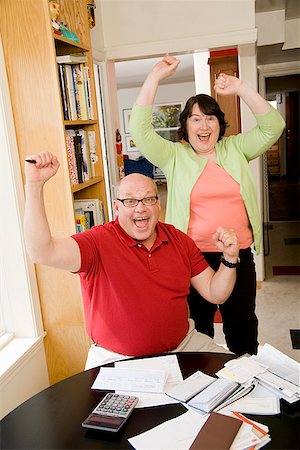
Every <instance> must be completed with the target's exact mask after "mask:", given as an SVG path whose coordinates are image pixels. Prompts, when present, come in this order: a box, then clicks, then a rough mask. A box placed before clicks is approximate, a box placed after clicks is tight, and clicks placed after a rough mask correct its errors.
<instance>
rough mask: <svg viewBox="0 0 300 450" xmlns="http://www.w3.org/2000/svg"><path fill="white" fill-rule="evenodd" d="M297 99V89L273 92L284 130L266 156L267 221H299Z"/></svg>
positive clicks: (299, 178) (299, 164) (299, 176)
mask: <svg viewBox="0 0 300 450" xmlns="http://www.w3.org/2000/svg"><path fill="white" fill-rule="evenodd" d="M284 78H285V77H284ZM270 81H271V80H270ZM285 81H286V80H283V82H285ZM281 83H282V82H281ZM267 86H268V80H267ZM269 96H270V94H268V92H267V98H268V97H269ZM299 97H300V96H299V90H298V91H288V92H277V93H276V98H277V100H279V101H280V102H283V103H284V105H283V108H282V109H283V110H285V120H286V129H285V131H284V133H283V134H282V136H281V138H280V139H279V140H278V142H277V143H276V144H275V145H273V146H272V148H271V149H270V150H269V151H268V155H267V169H268V191H269V192H268V193H269V221H270V222H289V221H298V220H300V151H299V150H300V140H299V107H300V106H299Z"/></svg>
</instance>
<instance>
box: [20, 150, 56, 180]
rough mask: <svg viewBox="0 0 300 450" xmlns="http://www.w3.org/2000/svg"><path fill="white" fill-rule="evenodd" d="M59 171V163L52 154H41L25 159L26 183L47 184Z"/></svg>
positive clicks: (28, 156)
mask: <svg viewBox="0 0 300 450" xmlns="http://www.w3.org/2000/svg"><path fill="white" fill-rule="evenodd" d="M26 160H29V161H35V163H34V162H26ZM58 169H59V162H58V159H57V157H56V156H55V155H53V154H52V153H50V152H41V153H36V154H33V155H27V156H26V158H25V176H26V182H27V183H28V182H42V183H46V181H48V180H49V179H50V178H51V177H53V176H54V175H55V174H56V172H57V171H58Z"/></svg>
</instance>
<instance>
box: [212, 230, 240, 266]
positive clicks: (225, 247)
mask: <svg viewBox="0 0 300 450" xmlns="http://www.w3.org/2000/svg"><path fill="white" fill-rule="evenodd" d="M212 240H213V241H214V243H215V245H216V247H218V249H219V251H220V252H223V255H224V258H225V259H226V261H228V262H232V263H236V262H237V260H238V256H239V250H240V246H239V243H238V240H237V236H236V234H235V231H234V230H232V229H231V228H223V227H218V228H217V230H216V232H215V233H214V234H213V236H212Z"/></svg>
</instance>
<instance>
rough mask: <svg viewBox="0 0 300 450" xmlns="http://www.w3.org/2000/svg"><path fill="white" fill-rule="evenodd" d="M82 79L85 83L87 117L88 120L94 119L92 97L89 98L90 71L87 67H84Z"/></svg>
mask: <svg viewBox="0 0 300 450" xmlns="http://www.w3.org/2000/svg"><path fill="white" fill-rule="evenodd" d="M84 79H85V82H86V96H87V105H88V116H89V119H90V120H93V119H94V112H93V105H92V96H91V79H90V69H89V67H88V66H85V67H84Z"/></svg>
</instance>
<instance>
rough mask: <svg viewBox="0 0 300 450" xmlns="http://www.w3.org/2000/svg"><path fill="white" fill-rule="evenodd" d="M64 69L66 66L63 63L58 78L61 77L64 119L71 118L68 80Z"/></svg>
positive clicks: (59, 67) (59, 68) (60, 65)
mask: <svg viewBox="0 0 300 450" xmlns="http://www.w3.org/2000/svg"><path fill="white" fill-rule="evenodd" d="M64 71H65V69H64V66H63V65H62V64H59V66H58V78H59V85H60V96H61V102H62V109H63V115H64V120H69V104H68V96H67V92H66V80H65V74H64Z"/></svg>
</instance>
